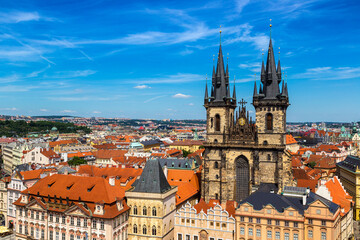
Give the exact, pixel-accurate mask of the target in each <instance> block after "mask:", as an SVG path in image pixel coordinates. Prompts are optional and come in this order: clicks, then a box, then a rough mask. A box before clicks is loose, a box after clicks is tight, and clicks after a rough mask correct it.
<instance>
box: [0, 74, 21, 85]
mask: <svg viewBox="0 0 360 240" xmlns="http://www.w3.org/2000/svg"><path fill="white" fill-rule="evenodd" d="M17 81H19V76H18V75H16V74H13V75H11V76H7V77H0V83H11V82H17Z"/></svg>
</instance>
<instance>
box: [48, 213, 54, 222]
mask: <svg viewBox="0 0 360 240" xmlns="http://www.w3.org/2000/svg"><path fill="white" fill-rule="evenodd" d="M53 220H54V216H53V215H52V213H50V216H49V221H50V222H52V221H53Z"/></svg>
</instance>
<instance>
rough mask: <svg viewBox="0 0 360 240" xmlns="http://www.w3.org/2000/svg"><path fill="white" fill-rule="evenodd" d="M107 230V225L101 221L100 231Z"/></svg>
mask: <svg viewBox="0 0 360 240" xmlns="http://www.w3.org/2000/svg"><path fill="white" fill-rule="evenodd" d="M104 229H105V223H104V221H100V230H104Z"/></svg>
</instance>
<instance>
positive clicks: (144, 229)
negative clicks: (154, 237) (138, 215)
mask: <svg viewBox="0 0 360 240" xmlns="http://www.w3.org/2000/svg"><path fill="white" fill-rule="evenodd" d="M146 233H147V230H146V226H145V225H144V226H143V234H144V235H146Z"/></svg>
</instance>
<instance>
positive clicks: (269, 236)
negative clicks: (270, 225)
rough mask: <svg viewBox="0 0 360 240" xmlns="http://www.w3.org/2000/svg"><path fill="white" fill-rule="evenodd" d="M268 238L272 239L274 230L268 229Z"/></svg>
mask: <svg viewBox="0 0 360 240" xmlns="http://www.w3.org/2000/svg"><path fill="white" fill-rule="evenodd" d="M267 238H269V239H272V232H271V231H269V230H268V231H267Z"/></svg>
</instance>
